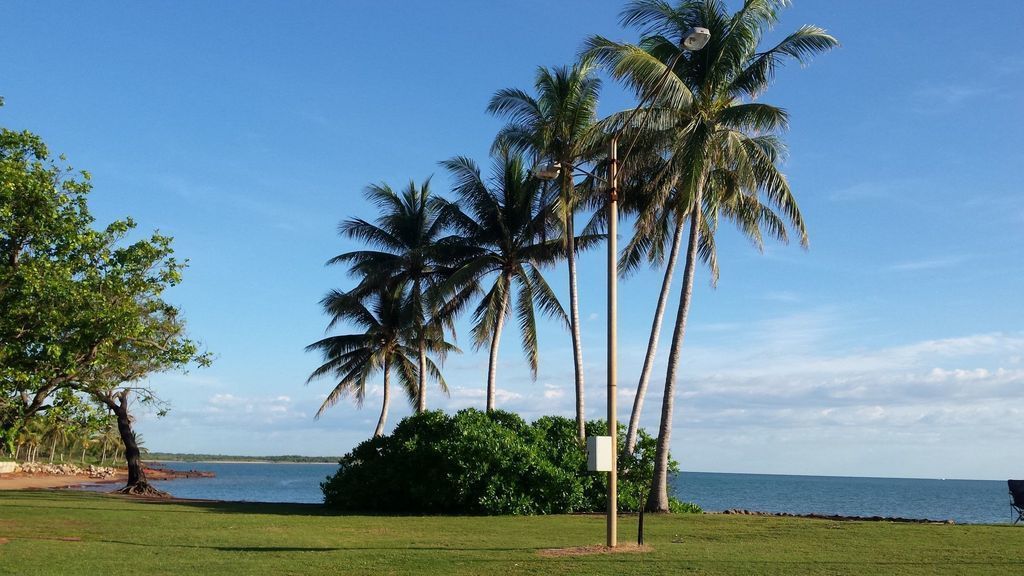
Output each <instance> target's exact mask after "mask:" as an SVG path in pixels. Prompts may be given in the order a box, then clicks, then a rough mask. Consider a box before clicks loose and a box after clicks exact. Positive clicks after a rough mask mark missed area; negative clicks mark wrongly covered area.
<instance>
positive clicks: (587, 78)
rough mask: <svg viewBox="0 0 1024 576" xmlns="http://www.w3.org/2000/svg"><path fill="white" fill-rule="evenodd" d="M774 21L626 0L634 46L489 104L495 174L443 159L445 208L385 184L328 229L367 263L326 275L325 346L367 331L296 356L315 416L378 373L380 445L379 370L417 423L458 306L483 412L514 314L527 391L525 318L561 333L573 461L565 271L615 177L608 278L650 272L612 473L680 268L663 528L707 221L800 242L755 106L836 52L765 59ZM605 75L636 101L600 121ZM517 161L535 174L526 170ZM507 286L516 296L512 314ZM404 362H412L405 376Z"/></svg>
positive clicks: (572, 275) (576, 330) (710, 0)
mask: <svg viewBox="0 0 1024 576" xmlns="http://www.w3.org/2000/svg"><path fill="white" fill-rule="evenodd" d="M788 5H789V2H788V1H787V0H746V1H745V2H743V3H742V6H741V7H740V8H739V10H738V11H736V12H735V13H730V12H729V10H728V8H727V6H726V4H725V3H724V2H721V1H718V0H682V1H679V2H677V3H675V4H670V3H668V2H664V1H662V0H635V1H633V2H630V3H629V4H627V5H626V7H625V9H624V10H623V12H622V16H621V22H622V24H623V25H624V26H625V27H627V28H633V29H635V30H636V31H637V32H638V33H639V36H640V38H639V40H638V42H637V43H636V44H631V43H623V42H616V41H612V40H609V39H606V38H603V37H600V36H594V37H591V38H589V39H587V40H586V42H585V45H584V47H583V49H582V50H581V52H580V57H579V59H578V60H577V61H576V62H574V63H572V64H569V65H565V66H556V67H544V66H542V67H539V68H538V69H537V72H536V76H535V81H534V86H533V89H534V93H532V94H531V93H529V92H528V91H525V90H522V89H518V88H503V89H500V90H498V91H497V92H495V93H494V95H493V97H492V98H491V100H490V103H489V104H488V106H487V112H489V113H490V114H492V115H495V116H497V117H499V118H501V119H503V120H505V121H506V122H507V123H506V124H505V126H504V127H502V128H501V129H500V130H499V132H498V133H497V135H496V136H495V138H494V141H493V144H492V147H491V154H492V156H493V162H494V165H495V170H494V173H493V176H492V177H491V178H490V180H485V179H484V178H483V177H482V176H481V174H480V170H479V168H478V167H477V165H476V163H475V162H474V161H473V160H471V159H469V158H465V157H457V158H454V159H451V160H447V161H444V162H442V165H443V166H444V167H445V168H446V169H447V170H448V171H449V172H450V173H451V175H452V177H453V180H454V186H453V193H454V195H455V197H456V199H455V200H447V199H445V198H443V197H441V196H438V195H435V194H433V193H432V192H431V191H430V190H429V179H428V180H427V181H426V182H425V183H424V184H423V185H422V186H421V187H419V188H417V187H416V186H415V184H414V183H410V185H409V188H408V189H407V190H406V191H405V192H404V193H403V194H397V193H395V192H394V191H392V189H391V188H390V187H388V186H387V185H385V184H380V185H376V184H375V185H371V186H369V187H368V188H367V189H366V196H367V198H368V199H369V200H370V201H371V203H372V204H373V205H374V206H375V207H376V208H377V209H378V211H379V212H378V214H377V217H376V220H374V223H372V224H371V223H370V222H368V221H367V220H364V219H362V218H350V219H346V220H344V221H343V222H342V224H341V227H340V232H341V233H342V235H343V236H345V237H347V238H349V239H356V240H361V241H363V242H364V243H365V244H366V249H365V250H357V251H352V252H348V253H345V254H342V255H340V256H338V257H336V258H334V259H332V260H331V261H330V263H331V264H346V265H348V266H349V272H350V274H351V275H352V277H353V278H354V279H355V281H356V286H355V287H354V288H352V289H351V290H348V291H338V290H335V291H332V292H331V293H329V294H328V295H327V296H326V297H325V298H324V299H323V301H322V304H323V307H324V310H325V311H326V312H327V313H328V314H329V315H330V317H331V320H330V324H329V326H328V330H331V329H334V328H337V327H339V326H340V325H342V324H344V323H345V321H351V322H350V323H351V324H354V325H355V326H357V327H359V328H361V329H365V330H366V332H364V333H362V334H359V333H354V334H347V335H343V336H328V337H326V338H324V339H322V340H319V341H317V342H315V343H314V344H312V345H310V346H309V348H308V349H309V350H317V351H320V352H321V353H322V355H323V359H324V363H323V364H322V365H321V366H320V367H319V368H318V369H317V370H315V371H314V372H313V374H312V375H311V377H310V380H309V381H313V380H316V379H319V378H331V379H333V380H334V381H335V385H334V388H333V390H332V391H331V392H330V393H329V394H328V396H327V399H326V400H325V401H324V403H323V406H322V407H321V410H320V412H321V413H322V412H323V410H324V409H326V408H327V407H329V406H331V405H333V404H334V403H336V402H337V401H338V400H339V399H340V397H342V396H343V395H346V394H349V395H352V396H353V397H354V398H355V401H356V403H357V404H358V405H361V404H362V403H363V401H364V399H365V396H366V387H367V381H368V378H369V375H371V374H376V373H378V372H380V373H381V374H382V376H383V379H384V387H383V390H384V395H383V406H382V410H381V417H380V419H379V420H378V424H377V428H376V430H375V432H374V436H375V437H378V438H379V437H381V436H382V435H383V430H384V426H385V418H386V415H387V410H388V403H389V401H390V385H389V379H390V375H391V372H392V371H394V372H395V373H396V374H397V375H398V377H399V380H400V382H401V383H402V384H403V387H404V388H405V389H406V394H407V396H408V398H409V400H410V401H411V402H413V403H414V404H415V405H416V410H417V412H418V413H420V414H422V413H423V412H424V410H425V407H426V403H425V395H426V386H425V381H426V378H427V376H428V374H429V375H430V376H431V377H433V378H434V379H436V380H437V381H438V382H439V383H441V385H442V386H441V387H442V390H444V389H445V387H444V379H443V378H442V377H441V375H440V372H439V371H438V370H437V367H436V364H434V363H432V362H431V361H430V359H428V358H427V356H430V355H433V356H434V357H436V358H437V359H438V361H440V360H442V359H443V358H444V356H445V355H446V354H448V353H450V352H455V351H457V348H455V346H454V344H451V343H448V342H447V341H446V338H449V337H450V338H451V339H452V340H453V341H454V339H455V333H454V325H455V322H456V321H457V319H458V318H459V316H460V314H461V313H462V312H464V311H465V310H466V309H467V308H469V307H470V306H471V305H473V304H475V307H474V308H473V310H474V311H473V322H474V326H473V343H474V346H475V347H481V346H483V345H485V344H487V345H489V348H490V349H489V352H490V354H489V361H488V368H487V377H486V401H485V405H484V408H485V410H486V411H487V412H488V413H491V412H494V411H495V410H496V409H497V407H496V402H495V391H496V389H497V354H498V351H499V345H500V339H501V336H502V333H503V330H504V326H505V322H506V320H507V318H508V317H509V316H511V315H515V318H516V319H517V320H518V324H519V326H518V327H519V331H520V336H521V341H522V346H523V349H524V351H525V353H526V358H527V362H528V364H529V367H530V371H531V374H532V375H534V376H536V373H537V369H538V368H537V367H538V362H539V352H538V350H539V348H538V344H537V326H536V319H535V313H534V310H535V308H539V309H540V310H541V311H543V312H544V313H546V314H547V315H549V316H552V317H554V318H555V319H556V320H558V321H560V322H563V323H566V324H567V327H568V329H569V333H570V340H571V343H572V352H573V364H574V375H575V378H574V384H575V402H576V405H575V416H576V434H577V440H578V442H577V443H576V444H575V445H568V446H566V450H570V451H575V452H577V453H579V454H582V450H583V448H582V441H583V440H584V437H585V436H586V432H587V430H586V418H585V405H586V402H585V398H584V391H585V388H584V377H583V351H582V344H581V338H580V324H579V303H578V295H577V278H578V270H577V266H576V256H577V254H578V253H579V252H581V251H583V250H586V249H588V248H591V247H593V246H595V245H596V244H597V243H598V241H599V240H601V239H602V237H603V236H602V233H603V232H604V231H605V228H606V226H607V224H608V222H607V216H606V214H605V206H607V205H608V204H609V198H610V197H611V196H616V195H617V194H618V192H617V189H616V188H615V187H613V185H612V184H613V183H612V182H609V181H608V179H607V178H603V177H602V176H600V174H604V173H607V171H608V170H609V169H612V170H614V171H616V173H618V174H619V175H620V177H619V179H618V181H621V182H622V183H623V190H624V191H625V192H626V193H625V194H623V199H622V206H623V212H624V213H625V214H629V215H631V216H632V220H633V224H634V226H633V235H632V239H631V240H630V241H629V242H628V243H627V245H626V249H625V251H624V253H623V258H622V261H621V262H622V264H621V266H620V269H619V270H616V271H612V272H611V273H613V274H615V273H618V274H622V275H628V274H629V273H630V272H632V271H634V270H635V269H636V268H637V267H638V266H640V265H641V264H642V263H643V262H644V261H646V262H648V263H650V264H651V265H653V266H665V273H664V279H663V282H662V287H661V293H660V296H659V300H658V306H657V309H656V311H655V315H654V320H653V322H652V325H651V335H650V338H649V341H648V346H647V354H646V357H645V362H644V367H643V369H642V371H641V374H640V377H639V381H638V382H639V383H638V386H637V390H636V395H635V398H634V403H633V409H632V412H631V418H630V422H629V426H628V428H627V430H626V438H625V443H624V444H623V445H622V446H621V448H620V449H619V452H620V456H619V459H620V460H621V461H623V462H625V461H628V459H629V458H630V453H631V452H632V451H633V450H636V449H637V446H638V441H639V438H640V436H641V433H640V431H639V421H640V417H641V414H642V409H643V403H644V398H645V395H646V389H647V385H648V382H649V380H650V378H651V372H652V369H653V365H654V359H655V355H656V353H657V347H658V341H659V335H660V330H661V325H662V321H663V317H664V314H665V311H666V306H667V303H668V296H669V292H670V289H671V286H672V283H673V280H674V278H673V276H674V274H675V268H676V263H677V261H678V260H679V258H680V256H682V258H683V270H682V280H681V282H682V288H681V290H680V295H679V303H678V307H677V310H676V314H675V320H674V322H673V333H672V342H671V345H670V348H669V354H668V362H667V370H666V374H665V379H664V390H663V394H662V401H661V410H660V421H659V426H658V431H657V432H658V434H657V448H656V454H655V456H654V459H653V465H654V468H653V473H652V475H651V477H650V489H649V491H648V492H647V493H648V494H649V496H648V500H647V502H646V509H647V510H649V511H654V512H667V511H669V510H670V495H669V490H668V477H669V472H670V470H671V464H670V455H669V447H670V444H671V437H672V428H673V416H674V410H675V398H676V395H677V388H676V386H677V383H678V380H679V376H680V372H681V365H682V346H683V341H684V338H685V334H686V322H687V318H688V316H689V312H690V309H691V307H692V295H693V286H694V281H695V278H696V275H697V268H698V267H699V261H703V262H704V263H705V264H706V265H707V266H708V268H709V269H710V271H711V274H710V277H711V281H712V284H713V283H714V282H715V281H717V279H718V273H719V267H718V254H717V249H716V246H715V234H716V232H717V229H718V226H719V223H720V222H721V221H722V220H725V221H727V222H730V223H733V224H734V225H735V226H736V227H737V228H738V229H739V230H740V232H741V233H742V234H743V235H745V236H746V237H748V238H749V239H750V240H751V242H752V243H753V245H754V246H755V247H756V248H758V249H761V248H762V246H763V243H764V239H765V238H766V237H767V238H772V239H776V240H779V241H781V242H787V241H788V240H789V238H790V236H791V235H792V236H795V237H797V238H798V239H799V242H800V244H801V245H802V246H804V247H806V246H807V245H808V233H807V228H806V225H805V222H804V219H803V216H802V214H801V211H800V208H799V206H798V205H797V202H796V199H795V196H794V194H793V191H792V190H791V189H790V186H789V183H788V181H787V179H786V176H785V174H784V173H783V172H782V170H781V164H782V162H783V161H784V160H785V157H786V153H787V151H786V147H785V143H784V141H783V140H782V136H781V135H782V133H783V132H784V131H785V130H786V129H787V127H788V120H789V116H788V113H787V112H786V111H785V109H783V108H780V107H778V106H775V105H772V104H768V103H765V102H763V101H761V98H762V96H763V95H764V93H765V91H766V90H767V89H768V88H769V87H770V85H771V84H772V82H773V80H774V78H775V72H776V70H777V69H778V68H779V67H780V66H782V65H783V64H784V63H785V62H787V61H795V62H797V63H799V64H801V65H806V64H807V63H808V62H809V61H810V59H811V58H812V57H813V56H815V55H817V54H821V53H824V52H827V51H829V50H831V49H832V48H833V47H835V46H837V45H838V42H837V40H836V39H835V38H834V37H833V36H831V35H830V34H828V33H827V32H826V31H825V30H824V29H822V28H819V27H817V26H802V27H800V28H798V29H797V30H796V31H795V32H793V33H792V34H790V35H788V36H786V37H784V38H783V39H782V40H781V41H780V42H778V43H777V44H775V45H774V46H768V47H765V46H762V39H763V37H764V35H765V34H766V32H767V31H768V30H770V29H771V28H772V27H773V26H774V25H775V24H776V23H777V22H778V19H779V14H780V12H781V11H782V10H783V9H784V8H786V7H788ZM698 29H701V30H704V32H705V33H706V34H709V35H710V39H709V40H708V41H707V43H706V45H704V46H702V47H701V48H700V49H695V50H692V51H691V50H690V49H689V48H688V47H687V38H688V37H689V36H690V35H691V34H692V33H693V31H694V30H698ZM602 69H603V70H604V71H606V72H607V73H608V74H609V75H610V76H611V77H612V78H613V79H615V80H617V81H619V82H621V83H623V84H624V86H625V87H626V88H627V89H628V90H629V91H631V92H632V93H633V94H634V96H635V97H636V99H637V104H636V105H635V106H634V107H632V108H630V109H628V110H626V111H620V112H616V113H613V114H611V115H609V116H608V117H606V118H603V119H599V117H598V103H599V96H600V92H601V88H602V83H601V79H600V78H599V76H598V73H599V72H600V71H601V70H602ZM620 136H621V137H622V138H623V142H624V143H628V146H626V147H625V154H624V155H623V157H622V158H618V157H615V156H612V155H611V154H610V153H609V150H610V147H612V146H613V145H615V146H617V144H613V143H617V142H618V138H619V137H620ZM531 164H532V166H533V167H534V168H533V170H530V171H527V170H526V166H527V165H531ZM615 201H616V202H617V201H618V200H617V199H616V200H615ZM581 226H582V230H583V232H582V233H580V234H577V232H576V229H577V228H578V227H581ZM684 236H685V242H684V241H683V238H684ZM666 252H667V254H666ZM558 263H564V264H565V266H566V269H567V271H568V289H567V293H568V301H569V306H568V308H569V311H568V315H566V314H565V312H564V310H563V308H562V305H561V304H560V303H559V302H558V299H557V298H556V296H555V293H554V291H553V290H552V289H551V288H550V286H549V283H548V282H547V281H546V280H545V279H544V276H543V273H542V270H543V269H544V268H551V267H553V266H554V265H555V264H558ZM514 286H515V287H516V289H517V290H518V297H517V299H516V300H515V303H514V305H512V296H513V294H512V292H513V287H514ZM385 312H387V314H385ZM403 350H409V351H412V350H415V352H416V356H417V358H418V363H417V365H413V364H412V362H410V361H409V356H408V354H403V353H400V352H401V351H403ZM414 381H415V382H417V383H418V384H417V385H415V386H414V385H413V382H414ZM318 415H319V413H318ZM591 433H596V431H593V430H592V431H591ZM353 454H355V453H353ZM349 457H353V458H355V459H356V460H359V458H358V457H356V456H353V455H350V456H347V457H346V458H349ZM353 462H354V461H353ZM428 464H429V463H428ZM431 465H432V464H431ZM399 467H400V466H399ZM542 508H543V507H542ZM567 509H572V506H569V507H568V508H567Z"/></svg>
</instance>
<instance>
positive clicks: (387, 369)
mask: <svg viewBox="0 0 1024 576" xmlns="http://www.w3.org/2000/svg"><path fill="white" fill-rule="evenodd" d="M390 404H391V361H390V360H389V359H386V358H385V360H384V400H383V402H381V407H380V419H379V420H377V429H376V430H374V431H373V435H374V436H375V437H376V436H383V435H384V422H386V421H387V419H388V405H390Z"/></svg>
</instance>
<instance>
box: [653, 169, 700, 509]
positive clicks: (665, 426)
mask: <svg viewBox="0 0 1024 576" xmlns="http://www.w3.org/2000/svg"><path fill="white" fill-rule="evenodd" d="M702 187H703V185H700V186H698V187H697V194H696V195H695V196H696V197H695V198H694V202H693V213H692V215H691V217H690V234H689V239H688V244H687V247H686V264H685V266H684V267H683V289H682V293H681V294H680V295H679V310H678V311H677V312H676V326H675V331H674V332H673V333H672V348H671V350H670V351H669V357H668V372H667V373H666V375H665V394H664V397H663V398H662V400H661V424H660V425H659V427H658V449H657V452H655V457H654V477H653V479H652V480H651V490H650V493H649V495H648V497H647V510H648V511H649V512H668V510H669V508H668V450H669V444H670V443H671V440H672V409H673V400H674V397H675V391H676V375H677V372H678V369H679V355H680V352H681V350H682V347H683V338H684V336H685V335H686V318H687V316H688V315H689V312H690V302H691V300H692V295H693V276H694V271H695V270H696V268H697V244H698V243H699V241H700V225H701V218H702V217H703V214H702V212H701V190H700V189H701V188H702Z"/></svg>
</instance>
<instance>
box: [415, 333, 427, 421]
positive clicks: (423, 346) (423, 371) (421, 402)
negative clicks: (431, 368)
mask: <svg viewBox="0 0 1024 576" xmlns="http://www.w3.org/2000/svg"><path fill="white" fill-rule="evenodd" d="M419 345H420V354H419V364H420V370H419V375H420V386H419V388H420V389H419V393H418V394H417V398H416V413H417V414H423V413H424V412H426V411H427V343H426V342H425V341H424V339H423V335H422V334H420V342H419Z"/></svg>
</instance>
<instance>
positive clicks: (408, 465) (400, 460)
mask: <svg viewBox="0 0 1024 576" xmlns="http://www.w3.org/2000/svg"><path fill="white" fill-rule="evenodd" d="M606 430H607V426H606V425H605V423H604V422H601V421H594V422H589V423H588V424H587V433H588V434H590V435H596V434H604V433H605V431H606ZM624 436H625V434H624V433H620V434H619V438H620V441H621V440H622V438H623V437H624ZM654 449H655V440H654V439H653V438H651V437H650V436H649V435H647V434H646V433H643V432H641V434H640V439H639V443H638V447H637V450H636V452H635V454H634V456H632V457H628V458H623V459H622V460H621V461H620V463H619V469H620V474H619V507H620V509H621V510H623V511H636V510H637V509H638V508H639V506H640V505H641V504H642V502H643V499H644V497H645V496H646V494H647V489H648V486H649V485H650V480H651V474H652V472H653V462H654ZM620 452H621V442H620ZM340 464H341V467H340V469H339V470H338V473H337V474H335V475H334V476H333V477H329V478H328V479H327V481H326V482H324V483H322V484H321V488H322V489H323V492H324V502H325V503H326V504H327V505H328V506H330V507H333V508H336V509H339V510H345V511H359V512H378V513H400V514H554V513H568V512H599V511H603V510H604V509H605V502H606V500H605V498H606V490H607V474H603V473H594V472H588V471H587V469H586V468H587V456H586V452H585V450H584V448H583V447H582V446H580V444H579V442H578V441H577V439H576V423H575V422H574V421H573V420H570V419H568V418H562V417H555V416H545V417H543V418H540V419H539V420H537V421H536V422H534V423H533V424H527V423H526V422H525V421H524V420H523V419H522V418H520V417H519V416H518V415H516V414H512V413H510V412H503V411H495V412H492V413H490V414H487V413H484V412H481V411H479V410H473V409H469V410H462V411H460V412H458V413H457V414H455V415H454V416H449V415H447V414H444V413H443V412H436V411H435V412H426V413H423V414H419V415H415V416H410V417H408V418H405V419H403V420H402V421H401V422H399V424H398V426H396V427H395V430H394V432H393V433H392V434H391V435H390V436H383V437H378V438H371V439H369V440H366V441H365V442H363V443H361V444H359V445H358V446H356V447H355V448H354V449H353V450H352V452H350V453H348V454H346V455H345V456H344V457H343V458H342V459H341V461H340ZM671 469H672V470H673V471H674V470H676V469H677V467H676V465H675V462H672V463H671ZM674 504H675V505H678V506H681V503H678V502H675V503H674ZM691 506H692V505H691ZM698 510H699V509H698Z"/></svg>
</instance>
